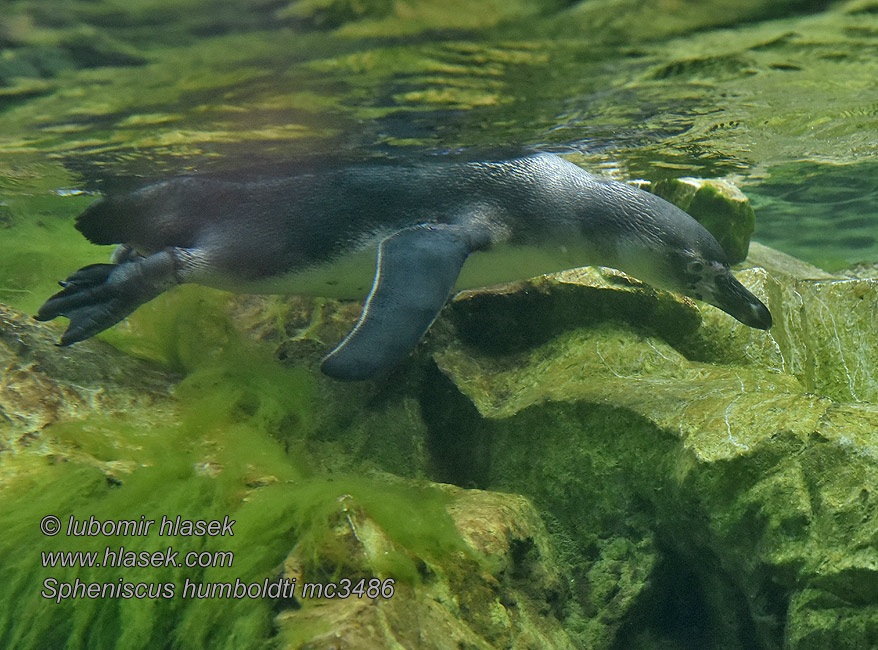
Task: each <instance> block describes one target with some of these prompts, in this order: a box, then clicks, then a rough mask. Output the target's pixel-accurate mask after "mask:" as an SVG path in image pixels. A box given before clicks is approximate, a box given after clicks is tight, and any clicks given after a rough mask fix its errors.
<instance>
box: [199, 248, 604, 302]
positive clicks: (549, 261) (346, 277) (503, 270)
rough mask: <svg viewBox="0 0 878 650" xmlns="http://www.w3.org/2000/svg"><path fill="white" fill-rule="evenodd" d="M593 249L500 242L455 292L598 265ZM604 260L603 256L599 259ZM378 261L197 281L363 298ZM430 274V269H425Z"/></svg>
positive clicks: (362, 255) (374, 254)
mask: <svg viewBox="0 0 878 650" xmlns="http://www.w3.org/2000/svg"><path fill="white" fill-rule="evenodd" d="M598 257H599V256H597V255H595V253H594V251H592V250H589V249H588V247H585V246H582V245H581V243H580V244H579V245H578V246H563V245H555V246H540V247H537V246H512V245H509V244H500V245H496V246H492V247H491V248H490V249H489V250H486V251H476V252H474V253H472V254H471V255H470V256H469V257H468V258H467V260H466V262H465V263H464V265H463V269H462V270H461V273H460V277H459V278H458V280H457V283H456V284H455V289H456V290H460V289H473V288H477V287H487V286H492V285H495V284H502V283H505V282H512V281H514V280H525V279H527V278H532V277H535V276H538V275H542V274H544V273H552V272H555V271H563V270H564V269H571V268H576V267H579V266H588V265H592V264H600V263H601V262H602V260H601V259H598ZM600 257H603V256H600ZM377 260H378V246H377V244H374V245H371V246H368V247H366V248H364V249H362V250H360V251H358V252H356V253H352V254H350V255H347V256H345V258H344V259H341V260H336V261H335V262H333V263H332V264H328V265H324V266H319V267H314V268H311V269H307V270H305V271H299V272H297V273H289V274H287V275H283V276H277V277H273V278H267V279H265V280H260V281H256V282H237V281H234V280H230V279H229V278H227V277H219V276H212V277H210V278H199V282H200V283H202V284H207V285H209V286H213V287H217V288H220V289H228V290H231V291H237V292H239V293H259V294H289V295H301V296H320V297H325V298H339V299H362V298H365V297H366V296H367V295H368V294H369V291H370V290H371V289H372V282H373V280H374V278H375V266H376V263H377ZM425 272H426V273H429V272H430V271H429V269H425Z"/></svg>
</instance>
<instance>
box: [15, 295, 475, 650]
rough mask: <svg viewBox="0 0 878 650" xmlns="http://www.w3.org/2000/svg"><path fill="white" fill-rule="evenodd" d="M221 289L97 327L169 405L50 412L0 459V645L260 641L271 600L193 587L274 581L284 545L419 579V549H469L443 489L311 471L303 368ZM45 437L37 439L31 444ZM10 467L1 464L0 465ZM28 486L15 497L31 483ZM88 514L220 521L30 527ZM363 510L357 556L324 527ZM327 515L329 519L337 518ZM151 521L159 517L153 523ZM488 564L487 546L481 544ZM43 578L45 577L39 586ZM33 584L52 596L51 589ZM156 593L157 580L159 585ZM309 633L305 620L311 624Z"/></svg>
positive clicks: (232, 644) (315, 562)
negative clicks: (195, 525)
mask: <svg viewBox="0 0 878 650" xmlns="http://www.w3.org/2000/svg"><path fill="white" fill-rule="evenodd" d="M227 300H228V297H227V295H226V294H222V293H221V292H215V291H209V290H203V289H202V288H196V287H183V288H181V290H179V291H176V292H172V293H171V294H169V296H168V297H167V299H166V300H164V301H159V302H158V303H156V304H155V305H154V306H151V307H150V308H148V309H145V310H144V311H143V313H142V314H141V315H140V316H139V317H134V318H132V319H131V322H130V323H128V324H127V325H126V326H125V327H120V328H117V329H116V330H115V331H114V332H113V333H112V334H111V335H108V339H109V340H110V341H111V342H112V343H113V344H114V345H117V346H118V347H120V348H122V349H125V350H126V352H129V353H131V354H136V355H138V356H141V357H143V358H149V359H152V360H154V361H159V362H161V363H163V364H165V365H166V366H168V367H169V368H173V369H174V370H175V371H177V372H182V373H184V374H185V378H184V379H183V380H182V381H181V382H180V383H179V384H178V385H177V386H176V388H175V391H174V392H175V397H176V404H177V406H176V411H177V413H176V416H175V417H174V418H172V419H165V420H164V421H160V423H157V422H156V419H155V418H154V417H152V414H150V417H149V418H144V419H143V420H140V418H139V415H140V414H139V409H142V408H146V409H147V410H150V406H149V405H143V406H140V407H138V408H131V409H129V411H128V412H127V413H124V414H122V413H116V414H114V415H101V414H99V413H94V414H92V415H88V416H86V417H82V416H80V417H79V418H77V419H68V420H62V421H58V422H55V423H54V424H51V425H50V426H48V427H46V428H45V429H44V430H43V432H42V433H41V436H42V438H43V443H42V444H41V445H40V446H39V447H37V448H30V449H29V448H27V447H24V448H22V449H21V451H20V453H19V454H17V455H16V456H15V457H9V456H8V455H7V456H6V457H5V458H4V464H5V465H6V466H7V467H6V469H7V471H6V472H5V476H6V480H5V481H4V483H3V486H2V488H0V489H2V490H3V495H2V496H3V499H4V502H6V503H7V507H6V508H4V510H3V512H2V513H0V520H2V522H0V523H2V524H3V525H4V526H5V527H6V530H8V534H7V535H6V536H4V539H3V541H2V543H0V556H2V558H3V561H2V562H0V565H2V569H0V572H2V573H0V579H3V580H4V583H5V584H8V585H10V588H9V589H7V590H4V593H3V596H2V603H0V609H2V611H3V614H2V615H0V642H2V643H3V645H4V646H5V647H16V648H43V647H46V645H47V644H49V645H52V646H53V647H59V648H97V649H100V648H126V649H127V648H158V647H165V644H166V639H171V640H172V642H173V644H174V645H175V646H179V647H199V648H264V647H269V646H271V644H273V643H275V641H276V639H274V636H275V635H276V634H277V630H276V627H275V624H274V622H273V621H274V617H275V615H276V614H277V612H278V608H279V607H280V606H281V605H280V604H279V603H278V602H277V601H275V600H272V599H267V598H260V599H252V598H208V599H199V598H194V597H192V596H191V594H190V595H189V596H188V597H187V596H184V594H185V591H184V589H185V584H186V581H187V580H188V581H190V582H191V583H194V584H196V585H206V586H207V587H210V585H214V584H217V583H229V582H234V581H235V580H236V579H240V580H241V581H242V582H244V583H247V584H249V583H261V582H262V581H264V580H265V579H269V580H274V579H276V577H277V575H278V574H279V571H280V567H281V565H282V563H283V561H284V558H285V557H286V556H287V554H289V553H290V552H291V550H293V549H295V552H296V553H297V556H298V557H300V558H301V559H302V560H303V562H302V564H301V569H302V570H303V571H304V575H303V578H307V579H310V580H321V579H322V580H324V581H325V580H329V579H338V578H339V577H347V575H348V574H350V573H352V572H354V571H356V572H357V573H361V572H363V571H365V572H367V575H372V576H380V577H382V578H388V577H390V578H393V579H395V580H396V581H397V582H398V583H399V584H418V583H419V582H420V581H421V580H422V573H423V566H424V563H428V564H429V565H431V566H432V565H437V566H438V565H439V564H441V562H442V561H443V558H444V557H446V556H448V555H453V556H457V555H461V554H462V555H463V556H466V557H474V556H473V553H472V551H471V549H469V547H467V546H466V544H464V542H463V540H462V539H461V537H460V533H459V532H458V531H457V528H456V527H455V524H454V522H453V521H452V519H451V517H450V516H449V514H448V511H447V509H446V508H447V506H448V504H449V503H450V500H449V497H447V496H446V495H445V493H443V492H442V491H441V490H439V489H438V488H436V487H431V486H412V485H408V484H403V483H401V482H399V481H395V480H390V481H388V480H387V479H382V478H381V477H380V476H375V477H374V478H373V477H371V476H368V475H363V474H361V475H356V476H355V475H350V474H344V473H336V474H333V475H331V476H325V475H321V474H320V473H318V472H317V471H316V468H317V467H318V466H319V463H315V462H314V461H315V459H314V457H313V455H312V453H311V451H310V449H309V438H310V437H312V436H313V435H314V426H315V410H316V408H317V407H316V405H315V404H314V395H315V389H316V381H315V378H314V377H313V376H312V375H311V373H310V372H309V371H307V370H305V369H303V368H295V369H290V368H285V367H283V366H281V365H279V364H277V362H276V361H274V360H273V359H272V358H271V356H270V354H268V353H267V350H266V349H265V347H264V346H259V345H256V344H253V343H248V342H246V341H244V340H243V339H242V338H241V335H240V334H239V333H238V332H237V330H235V329H234V328H233V327H232V326H231V324H230V323H229V321H228V315H227V313H226V312H225V311H224V309H225V307H226V302H227ZM47 449H48V450H51V451H49V452H47V451H46V450H47ZM13 466H14V471H9V470H12V469H13ZM31 494H36V495H39V496H38V498H30V496H29V495H31ZM50 513H52V514H57V515H58V516H59V517H60V518H61V520H62V522H64V523H65V525H66V522H67V520H68V518H69V517H71V516H72V517H75V518H76V519H77V520H80V521H81V520H87V519H88V518H89V517H90V516H94V517H95V518H96V519H97V520H101V521H106V520H121V519H126V520H137V519H138V518H139V517H141V515H142V516H143V518H144V519H145V520H155V521H157V522H158V521H160V520H161V518H162V516H164V515H167V516H168V517H170V518H172V519H173V518H174V517H176V516H178V515H179V516H180V517H182V518H183V519H192V520H196V519H220V520H221V519H223V517H225V516H228V517H229V518H230V519H233V520H235V522H236V523H235V525H234V533H235V534H234V536H233V537H215V538H210V537H160V536H159V535H158V534H157V531H156V530H155V528H154V529H153V530H152V531H151V532H150V534H148V535H144V536H140V537H133V538H132V537H107V536H97V537H68V536H66V535H65V534H63V533H62V534H61V535H59V536H57V537H45V536H43V535H41V534H40V532H39V529H38V523H39V521H40V518H41V517H43V516H44V515H46V514H50ZM352 516H356V517H359V518H363V517H367V518H368V519H369V520H370V521H374V522H375V525H377V526H378V527H379V528H380V529H381V530H382V531H383V534H386V535H387V537H388V539H389V540H391V542H392V543H393V548H388V549H386V551H385V552H384V553H383V554H381V555H379V556H376V557H373V558H370V559H369V561H368V562H367V563H366V564H362V563H361V560H360V559H358V556H357V555H356V554H355V555H353V556H352V555H351V553H352V550H351V549H350V548H348V547H347V546H345V545H343V544H339V543H337V542H336V541H335V537H334V535H335V533H334V532H333V531H334V529H335V527H336V526H337V525H338V524H339V521H340V520H341V521H344V520H345V518H347V519H350V517H352ZM340 518H341V519H340ZM156 528H157V526H156ZM118 546H124V547H125V548H126V549H127V550H133V551H142V550H149V551H153V550H157V551H160V550H164V549H166V548H167V547H168V546H172V547H173V549H174V550H175V551H177V552H178V553H179V554H180V556H183V555H184V554H186V553H189V552H199V553H217V552H223V553H231V554H233V556H234V565H233V566H231V567H230V566H215V567H205V568H188V567H180V566H171V567H159V568H145V567H126V568H124V569H117V570H114V569H112V568H109V567H79V568H67V569H64V568H61V567H56V568H47V567H44V566H41V559H40V557H41V556H40V555H39V553H40V551H47V552H52V551H73V552H76V551H82V552H97V553H99V554H101V556H102V555H103V552H104V550H105V549H106V548H107V547H110V548H111V550H114V551H115V550H116V549H117V547H118ZM485 562H487V560H485ZM47 578H54V579H56V580H58V581H60V582H62V583H71V582H74V581H75V580H81V581H82V582H84V583H99V584H102V585H103V584H111V585H115V584H117V583H118V584H121V583H119V581H120V580H123V581H125V582H126V583H132V584H138V583H144V584H150V585H168V587H167V588H168V589H173V594H172V597H160V598H155V599H134V598H132V599H126V598H113V597H100V598H97V599H91V598H76V599H70V600H66V601H63V602H60V603H56V602H54V600H52V599H51V598H49V599H47V598H44V597H43V596H41V593H40V592H41V590H43V588H44V585H45V584H46V583H44V582H43V581H44V580H46V579H47ZM54 584H56V583H51V585H54ZM46 589H49V591H47V592H46V593H47V594H48V595H49V596H55V595H57V592H52V591H51V588H50V587H46ZM164 593H168V592H164ZM315 633H316V628H315Z"/></svg>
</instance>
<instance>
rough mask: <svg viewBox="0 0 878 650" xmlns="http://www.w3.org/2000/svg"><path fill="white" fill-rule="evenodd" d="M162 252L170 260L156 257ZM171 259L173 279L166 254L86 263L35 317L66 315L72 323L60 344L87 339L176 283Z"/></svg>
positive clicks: (52, 317)
mask: <svg viewBox="0 0 878 650" xmlns="http://www.w3.org/2000/svg"><path fill="white" fill-rule="evenodd" d="M162 255H164V256H165V257H168V258H169V259H168V260H164V259H154V258H160V257H161V256H162ZM149 262H152V263H149ZM169 262H170V265H171V266H170V269H171V276H170V277H171V278H173V274H172V269H173V261H172V260H171V259H170V256H168V255H167V254H166V253H161V254H157V255H153V256H150V258H146V259H144V260H141V261H140V262H126V263H123V264H90V265H89V266H84V267H82V268H81V269H79V270H78V271H76V272H75V273H73V274H72V275H70V276H69V277H68V278H67V279H66V280H64V281H62V282H59V283H58V284H59V285H61V287H62V290H61V291H59V292H58V293H56V294H55V295H53V296H52V297H50V298H49V299H48V300H46V302H45V303H43V305H42V306H41V307H40V308H39V310H38V311H37V314H36V315H35V316H34V318H35V319H36V320H39V321H49V320H52V319H54V318H57V317H58V316H65V317H67V318H69V319H70V323H69V325H68V326H67V329H66V330H65V331H64V334H62V335H61V341H60V342H59V345H62V346H66V345H70V344H72V343H77V342H78V341H83V340H85V339H87V338H90V337H92V336H94V335H95V334H98V333H99V332H102V331H104V330H105V329H107V328H109V327H111V326H113V325H115V324H116V323H118V322H119V321H120V320H122V319H123V318H125V317H126V316H128V315H129V314H130V313H131V312H133V311H134V310H135V309H137V307H139V306H140V305H142V304H143V303H145V302H147V301H148V300H151V299H152V298H154V297H155V296H157V295H158V294H160V293H161V292H162V291H164V290H165V289H166V288H167V287H168V286H169V284H172V283H173V282H170V283H169V282H168V277H167V276H168V273H167V270H168V269H166V268H165V267H167V266H168V263H169Z"/></svg>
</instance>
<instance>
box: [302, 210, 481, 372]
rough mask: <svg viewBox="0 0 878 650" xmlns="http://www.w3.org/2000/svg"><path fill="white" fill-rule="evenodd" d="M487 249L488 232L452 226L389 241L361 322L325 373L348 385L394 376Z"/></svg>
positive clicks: (411, 231)
mask: <svg viewBox="0 0 878 650" xmlns="http://www.w3.org/2000/svg"><path fill="white" fill-rule="evenodd" d="M488 244H489V234H488V233H487V232H485V231H483V230H478V229H473V228H470V227H467V226H461V225H450V224H433V225H429V224H424V225H418V226H413V227H411V228H406V229H405V230H401V231H399V232H398V233H395V234H393V235H391V236H390V237H387V238H386V239H384V240H383V241H382V242H381V244H380V245H379V247H378V265H377V269H376V271H375V281H374V282H373V284H372V292H371V293H370V294H369V297H368V298H367V300H366V305H365V307H364V308H363V313H362V315H361V316H360V320H359V322H358V323H357V324H356V326H355V327H354V329H353V330H351V332H350V334H348V335H347V336H346V337H345V339H344V340H343V341H342V342H341V343H340V344H339V345H338V347H336V348H335V349H334V350H333V351H332V352H330V353H329V354H328V355H327V356H326V358H325V359H324V360H323V363H322V365H321V367H320V369H321V370H322V371H323V372H324V373H325V374H327V375H329V376H330V377H332V378H333V379H340V380H344V381H357V380H362V379H373V378H375V377H378V376H380V375H382V374H383V373H385V372H386V371H388V370H390V369H391V368H392V367H393V366H395V365H396V364H397V363H399V362H400V361H402V359H404V358H405V356H406V355H407V354H408V353H409V352H411V350H412V349H413V348H414V347H415V346H416V345H417V343H418V341H420V340H421V338H422V337H423V336H424V334H425V333H426V331H427V330H428V329H429V327H430V325H432V324H433V321H434V320H436V317H437V316H438V315H439V312H440V311H441V310H442V307H443V305H444V304H445V302H446V301H447V300H448V296H449V295H450V294H451V290H452V289H453V288H454V283H455V282H456V281H457V276H458V275H459V274H460V269H461V267H462V266H463V263H464V262H465V261H466V258H467V256H468V255H469V254H470V253H471V252H473V251H474V250H478V249H480V248H485V247H486V246H487V245H488Z"/></svg>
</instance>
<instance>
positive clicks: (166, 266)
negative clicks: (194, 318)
mask: <svg viewBox="0 0 878 650" xmlns="http://www.w3.org/2000/svg"><path fill="white" fill-rule="evenodd" d="M76 228H77V229H78V230H79V231H80V232H81V233H82V234H83V235H85V236H86V237H87V238H88V239H89V240H90V241H92V242H94V243H96V244H121V245H120V246H119V247H118V248H117V249H116V251H115V253H114V254H113V258H112V260H111V261H112V263H111V264H92V265H90V266H86V267H84V268H82V269H80V270H79V271H77V272H75V273H74V274H73V275H71V276H70V277H68V278H67V279H66V280H65V281H64V282H61V283H60V284H61V286H62V287H63V290H62V291H60V292H59V293H57V294H55V295H54V296H52V297H51V298H49V299H48V300H47V301H46V303H45V304H44V305H43V306H42V307H41V308H40V310H39V312H38V314H37V316H36V318H37V319H38V320H43V321H45V320H51V319H53V318H55V317H57V316H66V317H67V318H69V319H70V323H69V325H68V327H67V330H66V331H65V332H64V334H63V336H62V337H61V343H60V344H61V345H69V344H71V343H75V342H76V341H81V340H83V339H86V338H88V337H90V336H94V335H95V334H97V333H98V332H101V331H102V330H104V329H106V328H108V327H110V326H111V325H113V324H115V323H117V322H118V321H120V320H122V319H123V318H125V317H126V316H127V315H128V314H130V313H131V312H132V311H134V310H135V309H136V308H137V307H138V306H139V305H141V304H143V303H145V302H147V301H149V300H152V299H153V298H155V297H156V296H157V295H159V294H160V293H162V292H163V291H165V290H167V289H169V288H171V287H173V286H174V285H177V284H181V283H184V282H195V283H198V284H204V285H208V286H212V287H218V288H223V289H230V290H233V291H239V292H247V293H296V294H301V295H317V296H324V297H337V298H361V297H362V296H365V295H367V294H368V297H367V299H366V304H365V307H364V308H363V312H362V315H361V316H360V320H359V322H358V323H357V324H356V326H355V327H354V328H353V330H351V332H350V334H348V335H347V336H346V337H345V338H344V340H343V341H342V342H341V343H340V344H339V345H338V346H337V347H336V348H335V349H334V350H333V351H332V352H330V353H329V355H327V357H326V358H325V359H324V360H323V363H322V366H321V369H322V370H323V372H324V373H326V374H327V375H329V376H330V377H333V378H336V379H341V380H360V379H370V378H374V377H377V376H380V375H381V374H383V373H384V372H385V371H387V370H389V369H390V368H392V367H393V366H394V365H395V364H397V363H398V362H399V361H401V360H402V359H403V358H404V357H405V356H406V355H407V354H408V353H409V352H410V351H411V350H412V349H413V348H414V347H415V345H416V344H417V343H418V341H419V340H420V339H421V338H422V337H423V336H424V334H425V333H426V331H427V329H428V328H429V327H430V325H431V324H432V323H433V321H434V320H435V319H436V317H437V315H438V314H439V311H440V310H441V309H442V306H443V305H444V304H445V302H446V300H447V299H448V297H449V295H450V294H451V293H452V291H453V290H454V289H455V288H458V289H463V288H472V287H481V286H488V285H491V284H498V283H501V282H509V281H512V280H516V279H524V278H528V277H533V276H536V275H540V274H543V273H549V272H553V271H559V270H563V269H568V268H575V267H579V266H585V265H600V266H609V267H613V268H616V269H620V270H622V271H624V272H625V273H628V274H629V275H632V276H634V277H636V278H638V279H640V280H643V281H644V282H647V283H649V284H651V285H653V286H656V287H659V288H663V289H668V290H670V291H675V292H678V293H682V294H685V295H687V296H691V297H693V298H696V299H698V300H703V301H706V302H709V303H711V304H713V305H715V306H717V307H719V308H720V309H722V310H723V311H725V312H726V313H728V314H730V315H731V316H733V317H734V318H736V319H738V320H739V321H741V322H742V323H744V324H745V325H749V326H750V327H755V328H759V329H768V328H769V327H770V326H771V314H770V313H769V311H768V309H767V308H766V307H765V305H763V304H762V303H761V302H760V301H759V300H758V299H757V298H756V297H755V296H754V295H753V294H752V293H750V292H749V291H748V290H747V289H745V288H744V287H743V285H741V283H739V282H738V281H737V280H736V279H735V278H734V276H733V275H732V274H731V272H730V271H729V265H728V263H727V262H726V256H725V254H724V253H723V250H722V248H721V247H720V245H719V243H718V242H717V241H716V239H714V237H713V236H712V235H711V234H710V233H709V232H708V231H707V230H705V229H704V228H703V227H702V226H701V225H700V224H699V223H698V222H697V221H695V220H694V219H693V218H692V217H690V216H689V215H688V214H686V213H685V212H683V211H682V210H680V209H678V208H676V207H675V206H673V205H671V204H670V203H668V202H667V201H664V200H662V199H660V198H659V197H657V196H655V195H653V194H649V193H647V192H644V191H641V190H638V189H636V188H634V187H631V186H630V185H626V184H624V183H618V182H615V181H612V180H608V179H604V178H601V177H597V176H593V175H592V174H589V173H588V172H586V171H584V170H583V169H581V168H580V167H578V166H576V165H574V164H573V163H570V162H568V161H566V160H564V159H563V158H560V157H558V156H555V155H553V154H545V153H541V154H535V155H528V156H524V157H521V158H516V159H513V160H506V161H499V162H466V163H464V162H438V163H421V164H410V165H387V164H370V165H360V166H356V165H354V166H349V167H345V168H340V169H335V170H324V171H321V172H316V173H300V174H296V175H288V176H283V177H264V176H263V177H251V178H240V177H239V178H236V179H230V178H228V177H222V176H209V175H191V176H182V177H178V178H174V179H171V180H167V181H162V182H159V183H155V184H152V185H148V186H146V187H143V188H141V189H138V190H136V191H134V192H131V193H127V194H123V195H120V196H110V197H107V198H103V199H100V200H98V201H97V202H95V203H93V204H92V205H91V206H89V207H88V208H87V209H86V210H85V211H84V212H83V213H82V214H81V215H79V217H78V218H77V219H76ZM376 256H377V268H376ZM373 277H374V279H373V280H372V282H371V290H370V284H369V280H370V279H372V278H373Z"/></svg>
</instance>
